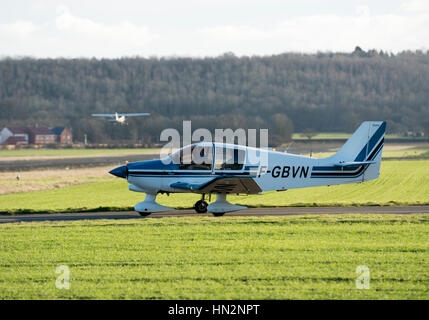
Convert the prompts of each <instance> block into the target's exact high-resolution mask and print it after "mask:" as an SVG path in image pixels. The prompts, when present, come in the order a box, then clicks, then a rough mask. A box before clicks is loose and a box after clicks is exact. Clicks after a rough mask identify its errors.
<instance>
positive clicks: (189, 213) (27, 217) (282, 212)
mask: <svg viewBox="0 0 429 320" xmlns="http://www.w3.org/2000/svg"><path fill="white" fill-rule="evenodd" d="M341 213H347V214H358V213H360V214H362V213H363V214H373V213H376V214H413V213H424V214H429V206H410V207H311V208H304V207H287V208H256V209H247V210H243V211H238V212H230V213H226V214H225V215H224V216H223V217H219V218H216V219H222V218H227V217H234V216H235V217H253V216H290V215H305V214H341ZM164 217H213V216H212V215H211V214H209V213H206V214H198V213H195V211H194V210H175V211H168V212H160V213H153V214H151V215H150V216H148V217H146V218H164ZM136 218H140V219H146V218H145V217H141V216H140V215H139V214H138V213H137V212H133V211H128V212H90V213H57V214H51V213H46V214H18V215H0V223H9V222H37V221H70V220H95V219H136ZM213 218H214V217H213Z"/></svg>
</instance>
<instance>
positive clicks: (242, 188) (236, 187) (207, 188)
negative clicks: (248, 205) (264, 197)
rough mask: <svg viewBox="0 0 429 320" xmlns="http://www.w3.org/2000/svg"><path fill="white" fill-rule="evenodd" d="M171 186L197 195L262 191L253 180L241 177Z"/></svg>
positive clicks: (179, 183)
mask: <svg viewBox="0 0 429 320" xmlns="http://www.w3.org/2000/svg"><path fill="white" fill-rule="evenodd" d="M170 186H171V187H172V188H177V189H183V190H188V191H190V192H197V193H245V194H257V193H259V192H261V191H262V190H261V188H260V187H259V186H258V184H257V183H256V182H255V180H253V178H250V177H241V176H228V177H216V178H214V179H213V180H211V181H209V182H207V183H204V184H191V183H187V182H175V183H172V184H171V185H170Z"/></svg>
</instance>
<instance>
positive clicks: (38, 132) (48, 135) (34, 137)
mask: <svg viewBox="0 0 429 320" xmlns="http://www.w3.org/2000/svg"><path fill="white" fill-rule="evenodd" d="M27 130H28V133H29V141H30V143H31V144H54V143H57V136H56V135H55V134H54V133H53V132H52V131H51V130H49V128H48V127H30V128H27Z"/></svg>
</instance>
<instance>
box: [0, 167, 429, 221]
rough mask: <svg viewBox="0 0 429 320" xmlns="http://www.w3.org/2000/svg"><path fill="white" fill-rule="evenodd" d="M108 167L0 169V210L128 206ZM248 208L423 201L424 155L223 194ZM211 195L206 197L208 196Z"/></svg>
mask: <svg viewBox="0 0 429 320" xmlns="http://www.w3.org/2000/svg"><path fill="white" fill-rule="evenodd" d="M112 168H113V167H103V168H86V169H70V170H57V171H55V170H47V171H38V170H35V171H28V172H22V173H20V175H19V180H18V179H17V174H16V173H11V172H0V212H2V213H19V212H85V211H128V210H133V207H134V205H135V204H136V203H138V202H140V201H143V199H144V194H141V193H135V192H130V191H128V184H127V182H126V181H125V180H123V179H119V178H116V177H112V176H110V175H109V174H108V173H107V172H108V171H109V170H110V169H112ZM199 198H200V196H199V195H195V194H171V195H170V196H167V195H159V196H158V200H159V202H160V203H161V204H163V205H167V206H171V207H174V208H192V207H193V205H194V203H195V202H196V201H197V200H198V199H199ZM228 199H229V200H231V202H233V203H236V204H241V205H246V206H249V207H276V206H357V205H422V204H429V160H389V161H382V164H381V175H380V177H379V178H378V179H376V180H374V181H369V182H365V183H361V184H350V185H340V186H330V187H316V188H305V189H296V190H287V191H284V192H266V193H265V194H264V195H251V196H229V197H228ZM213 200H214V197H213V198H212V201H213Z"/></svg>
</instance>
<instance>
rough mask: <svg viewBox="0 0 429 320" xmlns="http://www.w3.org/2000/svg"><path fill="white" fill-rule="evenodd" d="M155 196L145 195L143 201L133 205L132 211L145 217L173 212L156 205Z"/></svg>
mask: <svg viewBox="0 0 429 320" xmlns="http://www.w3.org/2000/svg"><path fill="white" fill-rule="evenodd" d="M155 200H156V194H150V193H146V198H145V199H144V201H142V202H139V203H137V204H136V205H135V207H134V210H135V211H137V212H138V213H139V214H140V215H141V216H143V217H146V216H148V215H150V214H151V213H152V212H160V211H168V210H173V209H172V208H169V207H165V206H162V205H160V204H158V203H156V201H155Z"/></svg>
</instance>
